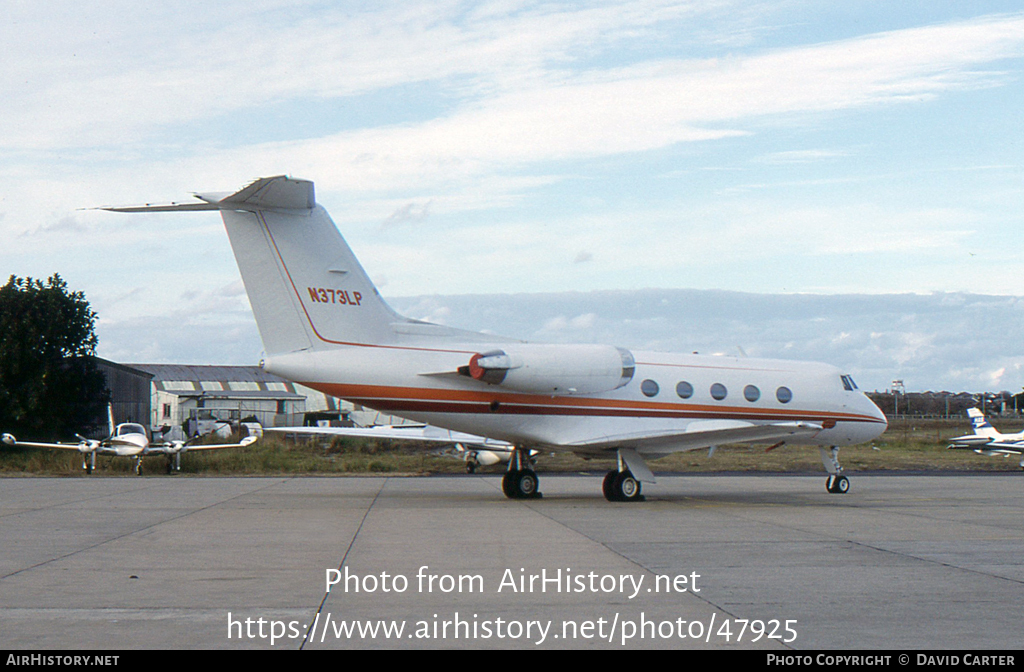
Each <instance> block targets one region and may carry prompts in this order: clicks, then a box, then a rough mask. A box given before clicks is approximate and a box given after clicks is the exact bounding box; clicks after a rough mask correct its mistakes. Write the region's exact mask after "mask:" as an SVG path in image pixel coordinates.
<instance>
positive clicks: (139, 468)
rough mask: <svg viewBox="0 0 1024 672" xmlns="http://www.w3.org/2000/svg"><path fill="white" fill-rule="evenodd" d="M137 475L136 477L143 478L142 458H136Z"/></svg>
mask: <svg viewBox="0 0 1024 672" xmlns="http://www.w3.org/2000/svg"><path fill="white" fill-rule="evenodd" d="M135 475H136V476H142V458H141V457H136V458H135Z"/></svg>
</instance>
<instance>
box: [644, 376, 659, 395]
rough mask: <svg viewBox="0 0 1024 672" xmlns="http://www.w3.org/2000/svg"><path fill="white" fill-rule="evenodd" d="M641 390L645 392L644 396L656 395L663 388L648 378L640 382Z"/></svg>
mask: <svg viewBox="0 0 1024 672" xmlns="http://www.w3.org/2000/svg"><path fill="white" fill-rule="evenodd" d="M640 391H641V392H643V393H644V396H647V397H656V396H658V392H659V391H661V388H659V387H658V384H657V383H656V382H654V381H653V380H651V379H650V378H648V379H647V380H645V381H644V382H642V383H640Z"/></svg>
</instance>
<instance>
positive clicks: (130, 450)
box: [0, 408, 258, 476]
mask: <svg viewBox="0 0 1024 672" xmlns="http://www.w3.org/2000/svg"><path fill="white" fill-rule="evenodd" d="M107 420H108V422H109V424H110V436H108V437H107V438H105V439H87V438H85V437H84V436H79V437H78V443H36V442H32V441H18V440H17V439H16V438H14V436H12V435H11V434H4V435H3V436H2V437H0V440H2V441H3V443H4V444H6V445H8V446H22V447H24V448H56V449H62V450H77V451H78V452H80V453H81V454H82V468H83V469H85V473H87V474H91V473H92V472H93V470H94V469H95V468H96V455H97V453H98V454H100V455H117V456H121V457H130V458H132V459H133V460H134V461H135V473H136V474H138V475H140V476H141V475H142V458H143V457H148V456H150V455H166V456H167V473H168V474H170V473H172V472H174V471H181V455H182V453H184V452H186V451H190V450H212V449H216V448H241V447H244V446H248V445H249V444H251V443H253V442H254V441H256V439H257V438H258V437H256V436H247V437H245V438H244V439H242V440H241V441H240V442H238V443H220V444H194V445H189V442H190V441H194V440H196V439H198V438H199V437H194V438H192V439H189V441H169V442H164V443H151V442H150V440H149V432H147V431H146V428H145V427H143V426H142V425H140V424H138V423H135V422H122V423H121V424H119V425H116V426H115V425H114V416H113V414H112V413H111V412H110V410H109V408H108V413H107Z"/></svg>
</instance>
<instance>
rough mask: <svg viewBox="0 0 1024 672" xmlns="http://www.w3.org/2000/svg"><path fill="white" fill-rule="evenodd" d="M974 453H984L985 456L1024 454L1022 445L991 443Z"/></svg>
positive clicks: (1019, 443)
mask: <svg viewBox="0 0 1024 672" xmlns="http://www.w3.org/2000/svg"><path fill="white" fill-rule="evenodd" d="M975 452H979V453H984V454H985V455H1022V454H1024V443H1021V442H1003V443H997V442H992V443H989V444H987V445H985V446H982V447H981V448H978V449H976V451H975Z"/></svg>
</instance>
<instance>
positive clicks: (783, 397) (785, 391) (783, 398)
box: [775, 387, 793, 404]
mask: <svg viewBox="0 0 1024 672" xmlns="http://www.w3.org/2000/svg"><path fill="white" fill-rule="evenodd" d="M775 398H776V399H778V400H779V401H780V402H781V403H783V404H788V403H789V402H791V401H792V400H793V390H791V389H789V388H788V387H780V388H779V389H777V390H775Z"/></svg>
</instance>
